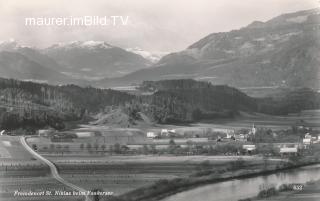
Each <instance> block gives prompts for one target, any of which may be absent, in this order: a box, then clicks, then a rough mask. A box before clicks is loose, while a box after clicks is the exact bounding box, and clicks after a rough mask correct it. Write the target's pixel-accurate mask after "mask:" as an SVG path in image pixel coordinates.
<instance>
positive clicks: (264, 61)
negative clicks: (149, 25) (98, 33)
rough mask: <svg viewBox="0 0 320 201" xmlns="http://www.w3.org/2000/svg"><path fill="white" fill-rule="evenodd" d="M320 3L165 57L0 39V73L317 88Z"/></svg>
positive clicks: (92, 45) (58, 80)
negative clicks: (37, 46) (23, 43)
mask: <svg viewBox="0 0 320 201" xmlns="http://www.w3.org/2000/svg"><path fill="white" fill-rule="evenodd" d="M319 13H320V9H319V8H317V9H311V10H305V11H299V12H295V13H288V14H283V15H280V16H278V17H275V18H273V19H271V20H268V21H266V22H261V21H254V22H252V23H251V24H249V25H247V26H245V27H243V28H241V29H238V30H232V31H229V32H219V33H212V34H209V35H208V36H206V37H204V38H202V39H200V40H199V41H197V42H195V43H193V44H191V45H190V46H189V47H188V48H186V49H185V50H183V51H180V52H174V53H169V54H166V55H164V54H163V53H161V52H159V53H150V52H147V51H144V50H142V49H140V48H125V49H124V48H120V47H117V46H113V45H111V44H109V43H107V42H104V41H74V42H67V43H59V44H54V45H52V46H50V47H47V48H43V49H40V48H36V47H25V46H21V45H19V44H18V43H17V42H15V41H7V42H2V43H0V73H1V77H6V78H14V79H20V80H32V81H37V82H48V83H51V84H68V83H74V84H81V85H92V86H96V87H103V88H109V87H114V86H128V85H134V84H138V83H141V82H142V81H145V80H151V81H152V80H153V81H155V80H164V79H189V78H191V79H195V80H200V81H208V82H211V83H212V84H215V85H220V84H227V85H229V86H233V87H237V88H242V89H251V88H255V89H256V88H258V89H259V88H279V87H284V88H295V87H308V88H313V89H316V90H319V86H320V82H319V79H320V70H319V66H320V58H319V53H320V44H319V43H320V40H319V39H320V37H319V36H320V34H319V27H320V17H319Z"/></svg>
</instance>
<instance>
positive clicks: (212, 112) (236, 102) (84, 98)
mask: <svg viewBox="0 0 320 201" xmlns="http://www.w3.org/2000/svg"><path fill="white" fill-rule="evenodd" d="M137 91H140V92H148V93H146V94H144V95H143V93H136V94H132V93H131V94H129V93H125V92H120V91H116V90H112V89H98V88H93V87H79V86H76V85H62V86H53V85H48V84H43V83H33V82H25V81H18V80H13V79H3V78H0V127H1V129H16V128H21V127H22V128H31V129H35V128H42V127H46V126H50V127H53V128H56V129H63V128H64V122H66V121H76V120H81V119H84V118H86V117H88V116H92V115H93V114H96V113H98V112H102V111H105V108H106V107H108V106H113V107H122V108H124V111H125V112H126V113H127V114H128V115H129V116H130V117H131V118H139V113H143V114H145V115H147V116H148V117H149V118H150V119H151V120H153V121H154V122H155V123H173V124H175V123H190V122H195V121H200V120H203V119H213V120H214V119H219V118H233V117H235V116H237V115H238V114H239V112H240V111H246V112H259V113H266V114H273V115H286V114H288V113H293V112H299V111H301V110H305V109H318V108H319V107H320V95H319V93H317V92H315V91H313V90H311V89H308V88H299V89H294V90H288V91H287V92H286V93H284V94H277V95H275V96H270V97H265V98H253V97H249V96H248V95H246V94H245V93H243V92H241V91H240V90H238V89H236V88H232V87H229V86H226V85H217V86H215V85H212V84H210V83H208V82H200V81H195V80H191V79H181V80H162V81H145V82H143V83H142V84H141V85H140V87H138V88H137ZM138 94H139V95H138Z"/></svg>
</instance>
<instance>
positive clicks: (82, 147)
mask: <svg viewBox="0 0 320 201" xmlns="http://www.w3.org/2000/svg"><path fill="white" fill-rule="evenodd" d="M80 149H81V151H83V149H84V144H83V143H82V144H80Z"/></svg>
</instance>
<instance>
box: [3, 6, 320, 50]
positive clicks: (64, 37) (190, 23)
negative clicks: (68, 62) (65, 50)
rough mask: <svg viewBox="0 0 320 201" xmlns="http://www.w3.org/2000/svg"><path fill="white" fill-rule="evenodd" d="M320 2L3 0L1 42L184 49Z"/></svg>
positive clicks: (36, 44) (34, 44)
mask: <svg viewBox="0 0 320 201" xmlns="http://www.w3.org/2000/svg"><path fill="white" fill-rule="evenodd" d="M319 5H320V4H319V1H318V0H112V1H111V0H68V1H66V0H0V24H1V29H0V41H1V40H8V39H10V38H14V39H16V40H17V41H18V42H19V43H21V44H23V45H32V46H40V47H45V46H49V45H51V44H53V43H58V42H66V41H74V40H103V41H107V42H108V43H110V44H113V45H118V46H120V47H140V48H143V49H145V50H149V51H168V52H172V51H178V50H182V49H184V48H186V47H187V46H189V45H191V44H192V43H194V42H196V41H197V40H199V39H201V38H202V37H204V36H206V35H208V34H210V33H213V32H221V31H229V30H232V29H238V28H241V27H243V26H246V25H247V24H249V23H251V22H252V21H254V20H260V21H266V20H269V19H270V18H273V17H275V16H277V15H279V14H282V13H287V12H294V11H298V10H305V9H310V8H315V7H317V6H319ZM85 15H95V16H111V15H122V16H130V18H129V25H127V26H116V27H112V26H97V27H92V26H91V27H82V26H80V27H79V26H73V27H66V26H49V27H46V26H43V27H28V26H25V25H24V23H25V17H70V16H85Z"/></svg>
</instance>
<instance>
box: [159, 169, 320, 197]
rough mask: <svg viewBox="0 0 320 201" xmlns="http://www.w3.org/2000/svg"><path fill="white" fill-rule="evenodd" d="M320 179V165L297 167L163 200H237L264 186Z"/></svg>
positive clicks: (252, 193) (207, 187) (212, 186)
mask: <svg viewBox="0 0 320 201" xmlns="http://www.w3.org/2000/svg"><path fill="white" fill-rule="evenodd" d="M319 179H320V165H314V166H309V167H302V168H297V169H294V170H288V171H284V172H279V173H276V174H272V175H268V176H259V177H254V178H247V179H236V180H231V181H226V182H221V183H216V184H209V185H205V186H202V187H198V188H195V189H192V190H188V191H184V192H181V193H178V194H176V195H173V196H171V197H168V198H167V199H164V200H163V201H195V200H197V201H237V200H239V199H243V198H248V197H253V196H256V195H257V193H258V192H259V191H260V188H261V187H263V186H272V185H273V186H276V187H278V186H279V185H281V184H285V183H306V182H308V181H311V180H319Z"/></svg>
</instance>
